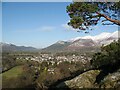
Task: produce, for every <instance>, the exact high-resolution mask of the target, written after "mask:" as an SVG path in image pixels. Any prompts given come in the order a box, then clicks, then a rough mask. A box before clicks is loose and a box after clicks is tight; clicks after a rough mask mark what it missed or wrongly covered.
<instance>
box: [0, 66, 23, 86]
mask: <svg viewBox="0 0 120 90" xmlns="http://www.w3.org/2000/svg"><path fill="white" fill-rule="evenodd" d="M22 73H23V66H22V65H21V66H16V67H14V68H12V69H10V70H8V71H6V72H4V73H2V74H0V76H1V75H2V86H3V87H6V86H7V87H9V85H10V87H13V86H16V85H15V82H14V79H16V80H17V78H20V77H21V76H20V75H21V74H22ZM13 84H14V85H13ZM11 85H12V86H11Z"/></svg>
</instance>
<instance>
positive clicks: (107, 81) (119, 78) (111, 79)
mask: <svg viewBox="0 0 120 90" xmlns="http://www.w3.org/2000/svg"><path fill="white" fill-rule="evenodd" d="M100 84H101V85H100V86H101V88H119V89H120V69H119V70H118V71H117V72H114V73H111V74H109V75H107V76H106V77H105V78H104V80H103V81H102V82H101V83H100Z"/></svg>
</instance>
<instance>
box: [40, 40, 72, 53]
mask: <svg viewBox="0 0 120 90" xmlns="http://www.w3.org/2000/svg"><path fill="white" fill-rule="evenodd" d="M70 44H71V42H66V41H58V42H56V43H55V44H53V45H51V46H49V47H47V48H44V49H42V51H56V52H57V51H63V50H65V47H68V46H69V45H70Z"/></svg>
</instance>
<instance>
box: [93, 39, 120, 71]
mask: <svg viewBox="0 0 120 90" xmlns="http://www.w3.org/2000/svg"><path fill="white" fill-rule="evenodd" d="M119 55H120V39H119V40H118V41H114V42H112V43H111V44H109V45H107V46H103V47H102V50H101V52H99V53H96V54H95V55H93V58H92V60H91V64H92V65H93V67H95V68H100V69H106V70H108V69H110V70H114V69H117V68H120V65H119V64H120V57H119Z"/></svg>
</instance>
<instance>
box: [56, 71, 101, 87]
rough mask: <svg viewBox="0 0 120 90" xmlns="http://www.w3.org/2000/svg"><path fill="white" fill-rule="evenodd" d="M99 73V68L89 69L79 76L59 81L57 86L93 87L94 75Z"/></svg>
mask: <svg viewBox="0 0 120 90" xmlns="http://www.w3.org/2000/svg"><path fill="white" fill-rule="evenodd" d="M99 73H100V71H99V70H90V71H87V72H85V73H83V74H80V75H79V76H77V77H75V78H73V79H71V80H68V81H65V82H63V83H60V84H59V85H57V88H66V87H68V88H93V87H94V82H95V80H96V76H97V75H98V74H99Z"/></svg>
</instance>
